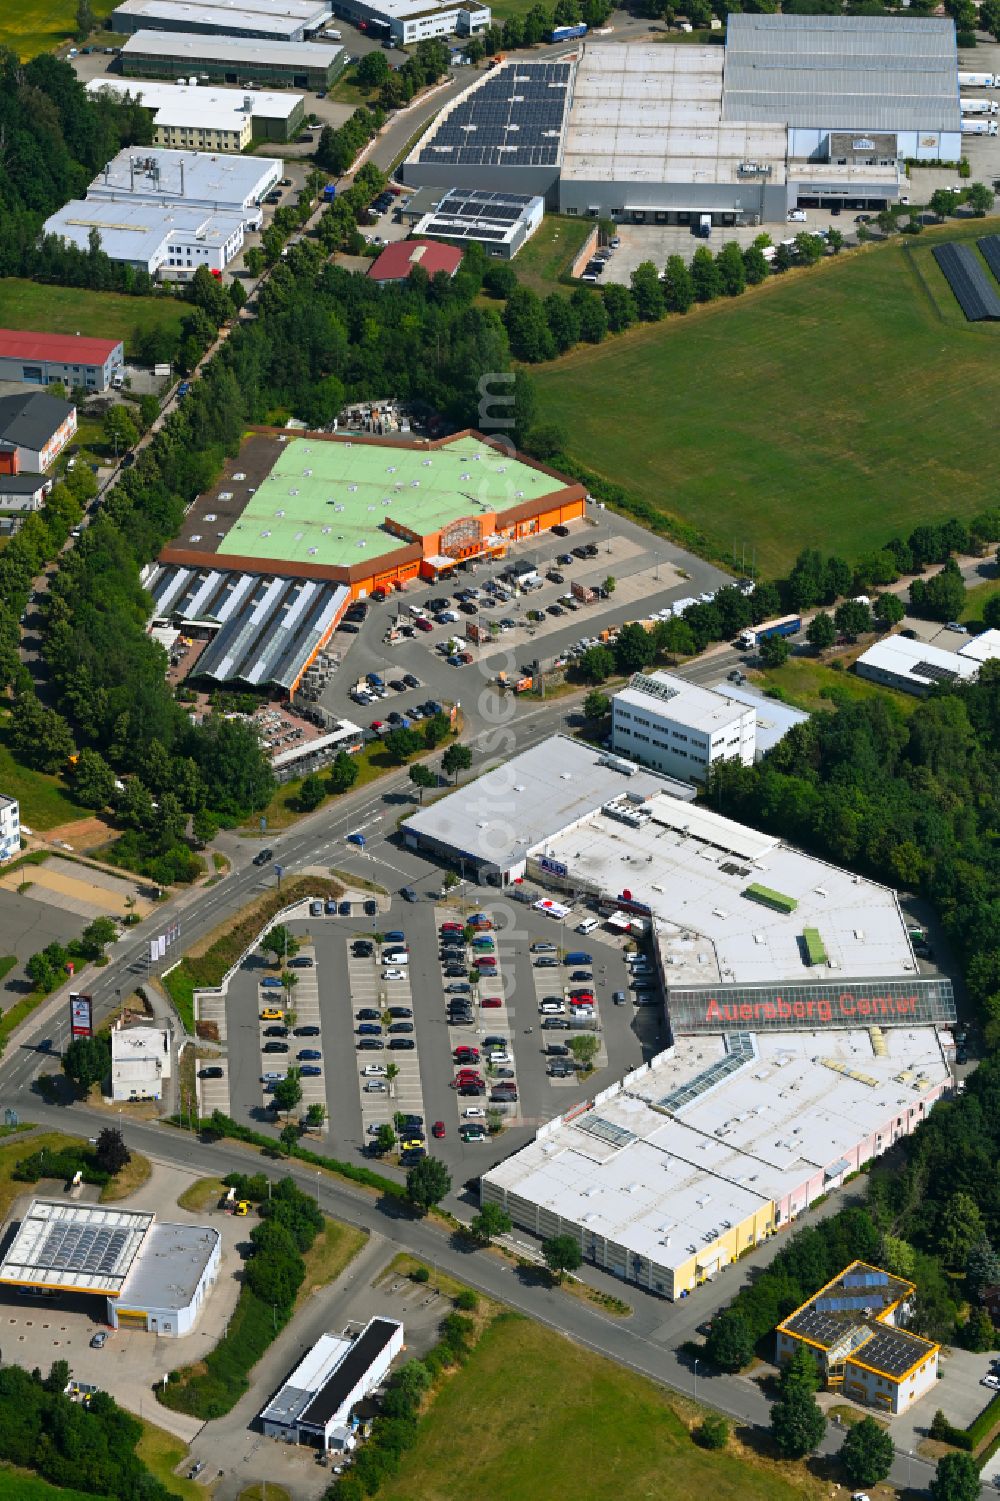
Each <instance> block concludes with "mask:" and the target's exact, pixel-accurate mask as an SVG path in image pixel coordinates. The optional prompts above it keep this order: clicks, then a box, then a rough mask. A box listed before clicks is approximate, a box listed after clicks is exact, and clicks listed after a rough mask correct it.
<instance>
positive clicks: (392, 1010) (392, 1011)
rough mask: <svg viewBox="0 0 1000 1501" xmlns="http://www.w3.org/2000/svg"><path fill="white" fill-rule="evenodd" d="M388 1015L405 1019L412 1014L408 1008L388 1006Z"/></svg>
mask: <svg viewBox="0 0 1000 1501" xmlns="http://www.w3.org/2000/svg"><path fill="white" fill-rule="evenodd" d="M389 1015H390V1016H396V1017H407V1016H412V1015H413V1012H412V1010H411V1009H410V1007H409V1006H390V1007H389Z"/></svg>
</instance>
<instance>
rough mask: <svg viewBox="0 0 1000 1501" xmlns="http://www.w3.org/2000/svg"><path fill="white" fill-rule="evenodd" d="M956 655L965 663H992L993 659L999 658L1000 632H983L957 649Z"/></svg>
mask: <svg viewBox="0 0 1000 1501" xmlns="http://www.w3.org/2000/svg"><path fill="white" fill-rule="evenodd" d="M958 655H959V656H960V657H963V658H964V659H965V661H967V662H992V660H993V658H994V657H1000V631H983V632H982V633H981V635H978V636H973V637H972V640H971V641H967V642H966V643H965V645H964V646H960V647H959V648H958Z"/></svg>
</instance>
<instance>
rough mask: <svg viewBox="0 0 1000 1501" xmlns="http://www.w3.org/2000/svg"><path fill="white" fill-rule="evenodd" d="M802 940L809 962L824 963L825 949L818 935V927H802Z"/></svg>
mask: <svg viewBox="0 0 1000 1501" xmlns="http://www.w3.org/2000/svg"><path fill="white" fill-rule="evenodd" d="M802 941H803V943H804V944H805V946H806V956H807V958H808V960H809V963H810V964H825V963H826V949H825V947H824V945H823V940H822V938H821V937H820V936H819V929H818V928H804V929H803V930H802Z"/></svg>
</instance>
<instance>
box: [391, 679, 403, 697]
mask: <svg viewBox="0 0 1000 1501" xmlns="http://www.w3.org/2000/svg"><path fill="white" fill-rule="evenodd" d="M389 687H390V688H391V689H392V690H393V692H394V693H405V692H406V684H405V683H404V682H403V679H402V678H393V680H392V682H391V683H390V684H389Z"/></svg>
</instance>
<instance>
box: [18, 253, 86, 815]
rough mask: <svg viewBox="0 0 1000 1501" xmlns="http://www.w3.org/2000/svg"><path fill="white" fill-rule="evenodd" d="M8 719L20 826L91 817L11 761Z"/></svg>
mask: <svg viewBox="0 0 1000 1501" xmlns="http://www.w3.org/2000/svg"><path fill="white" fill-rule="evenodd" d="M6 285H7V282H5V281H3V280H0V328H4V327H7V328H9V327H10V326H11V325H10V324H9V323H8V324H5V323H4V321H3V319H4V314H3V297H2V291H3V288H4V287H5V286H6ZM46 290H48V289H46ZM8 718H9V716H8V715H6V714H4V715H3V716H2V717H0V786H2V787H3V789H4V791H5V792H6V794H7V796H8V797H16V798H17V800H18V802H19V803H20V805H21V821H22V823H26V824H27V825H28V827H29V829H34V830H35V832H36V833H45V831H46V830H48V829H57V828H58V827H59V825H60V824H64V823H72V821H73V820H74V819H75V818H92V817H93V810H92V809H90V808H84V807H82V806H81V804H80V803H77V802H74V801H73V798H72V795H71V794H70V792H69V790H68V788H67V787H66V786H65V784H64V782H63V781H62V779H61V778H60V777H50V776H46V775H45V773H44V772H41V771H32V769H31V768H30V767H29V766H22V765H21V763H20V761H18V760H16V759H15V757H14V753H13V751H11V749H10V747H9V745H8V743H7V739H8Z"/></svg>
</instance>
